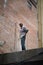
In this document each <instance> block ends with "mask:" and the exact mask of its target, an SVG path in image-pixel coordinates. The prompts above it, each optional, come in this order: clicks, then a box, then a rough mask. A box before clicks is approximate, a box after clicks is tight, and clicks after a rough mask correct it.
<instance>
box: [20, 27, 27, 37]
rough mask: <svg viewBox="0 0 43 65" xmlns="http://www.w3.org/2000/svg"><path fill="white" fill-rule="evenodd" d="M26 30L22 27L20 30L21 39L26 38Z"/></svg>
mask: <svg viewBox="0 0 43 65" xmlns="http://www.w3.org/2000/svg"><path fill="white" fill-rule="evenodd" d="M24 30H26V28H25V27H22V29H20V38H22V37H23V36H25V34H26V32H24Z"/></svg>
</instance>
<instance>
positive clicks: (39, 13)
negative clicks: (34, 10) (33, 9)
mask: <svg viewBox="0 0 43 65" xmlns="http://www.w3.org/2000/svg"><path fill="white" fill-rule="evenodd" d="M42 1H43V0H38V38H39V39H38V42H39V48H41V47H42V14H41V12H42V8H41V3H42V5H43V2H42Z"/></svg>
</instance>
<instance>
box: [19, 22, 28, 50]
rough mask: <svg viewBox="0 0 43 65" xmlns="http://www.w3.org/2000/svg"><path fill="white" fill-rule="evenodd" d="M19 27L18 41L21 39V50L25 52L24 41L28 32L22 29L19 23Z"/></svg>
mask: <svg viewBox="0 0 43 65" xmlns="http://www.w3.org/2000/svg"><path fill="white" fill-rule="evenodd" d="M19 26H20V39H21V46H22V50H26V48H25V39H26V34H27V32H28V30H27V29H26V28H25V27H23V24H22V23H20V24H19Z"/></svg>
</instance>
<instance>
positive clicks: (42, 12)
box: [41, 0, 43, 47]
mask: <svg viewBox="0 0 43 65" xmlns="http://www.w3.org/2000/svg"><path fill="white" fill-rule="evenodd" d="M41 21H42V47H43V0H41Z"/></svg>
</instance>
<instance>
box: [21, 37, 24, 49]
mask: <svg viewBox="0 0 43 65" xmlns="http://www.w3.org/2000/svg"><path fill="white" fill-rule="evenodd" d="M21 45H22V50H25V37H23V38H21Z"/></svg>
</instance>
